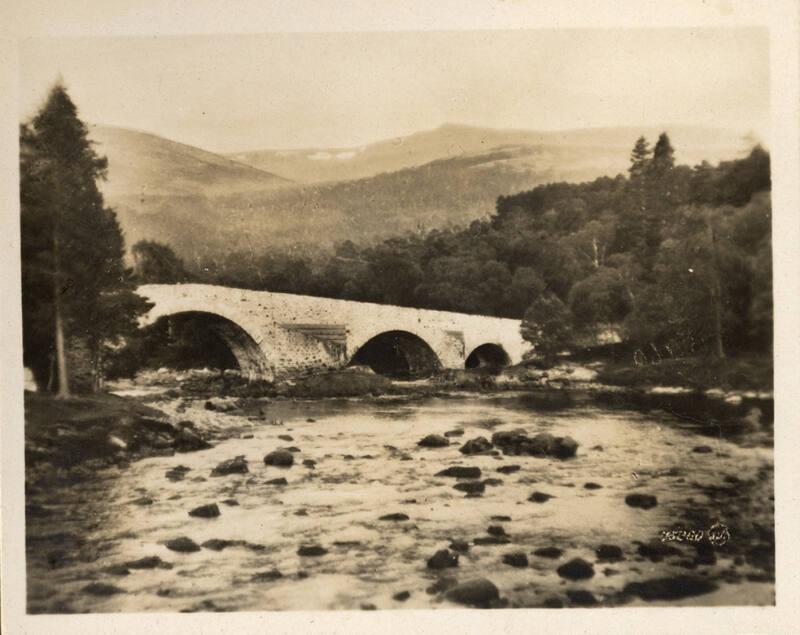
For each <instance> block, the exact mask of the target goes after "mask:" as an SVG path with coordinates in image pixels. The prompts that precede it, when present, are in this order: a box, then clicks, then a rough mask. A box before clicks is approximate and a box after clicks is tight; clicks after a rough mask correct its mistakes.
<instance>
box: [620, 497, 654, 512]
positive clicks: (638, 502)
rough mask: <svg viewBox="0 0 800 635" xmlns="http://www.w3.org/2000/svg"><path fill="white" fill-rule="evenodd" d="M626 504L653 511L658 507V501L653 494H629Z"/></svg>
mask: <svg viewBox="0 0 800 635" xmlns="http://www.w3.org/2000/svg"><path fill="white" fill-rule="evenodd" d="M625 503H626V504H628V505H630V506H631V507H638V508H639V509H652V508H653V507H655V506H656V505H658V499H657V498H656V497H655V496H653V495H652V494H628V495H627V496H626V497H625Z"/></svg>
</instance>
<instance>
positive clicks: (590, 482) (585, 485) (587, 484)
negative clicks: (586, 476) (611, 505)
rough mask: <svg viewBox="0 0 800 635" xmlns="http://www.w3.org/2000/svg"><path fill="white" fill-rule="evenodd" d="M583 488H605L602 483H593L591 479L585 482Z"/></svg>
mask: <svg viewBox="0 0 800 635" xmlns="http://www.w3.org/2000/svg"><path fill="white" fill-rule="evenodd" d="M583 489H603V486H602V485H600V483H593V482H592V481H589V482H588V483H584V484H583Z"/></svg>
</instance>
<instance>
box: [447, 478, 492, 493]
mask: <svg viewBox="0 0 800 635" xmlns="http://www.w3.org/2000/svg"><path fill="white" fill-rule="evenodd" d="M453 489H457V490H458V491H460V492H466V493H467V494H482V493H483V492H484V490H485V489H486V486H485V485H484V484H483V483H482V482H481V481H464V482H463V483H456V484H455V485H453Z"/></svg>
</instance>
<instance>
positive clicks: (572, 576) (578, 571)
mask: <svg viewBox="0 0 800 635" xmlns="http://www.w3.org/2000/svg"><path fill="white" fill-rule="evenodd" d="M556 572H557V573H558V575H560V576H561V577H562V578H566V579H567V580H585V579H586V578H591V577H592V576H594V567H593V566H592V565H591V564H590V563H588V562H586V560H584V559H583V558H573V559H572V560H570V561H569V562H566V563H564V564H562V565H561V566H560V567H559V568H558V569H556Z"/></svg>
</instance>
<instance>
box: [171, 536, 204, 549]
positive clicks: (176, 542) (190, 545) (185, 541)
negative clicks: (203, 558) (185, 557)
mask: <svg viewBox="0 0 800 635" xmlns="http://www.w3.org/2000/svg"><path fill="white" fill-rule="evenodd" d="M164 544H165V545H166V547H167V549H170V550H171V551H177V552H179V553H192V552H194V551H200V545H198V544H197V543H196V542H195V541H194V540H192V539H191V538H187V537H186V536H181V537H180V538H174V539H173V540H167V542H165V543H164Z"/></svg>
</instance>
